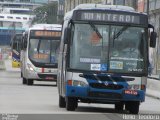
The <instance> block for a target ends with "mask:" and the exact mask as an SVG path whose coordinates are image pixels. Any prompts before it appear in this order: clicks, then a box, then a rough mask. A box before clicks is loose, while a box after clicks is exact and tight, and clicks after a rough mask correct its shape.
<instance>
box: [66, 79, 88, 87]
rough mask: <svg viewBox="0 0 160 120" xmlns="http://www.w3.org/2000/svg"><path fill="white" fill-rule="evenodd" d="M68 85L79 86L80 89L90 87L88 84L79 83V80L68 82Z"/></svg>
mask: <svg viewBox="0 0 160 120" xmlns="http://www.w3.org/2000/svg"><path fill="white" fill-rule="evenodd" d="M67 84H68V85H71V86H79V87H86V86H87V85H88V84H87V83H86V82H84V81H79V80H68V81H67Z"/></svg>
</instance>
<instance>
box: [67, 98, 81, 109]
mask: <svg viewBox="0 0 160 120" xmlns="http://www.w3.org/2000/svg"><path fill="white" fill-rule="evenodd" d="M77 106H78V101H77V99H75V98H72V97H66V109H67V110H68V111H75V109H76V108H77Z"/></svg>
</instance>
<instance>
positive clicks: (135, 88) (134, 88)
mask: <svg viewBox="0 0 160 120" xmlns="http://www.w3.org/2000/svg"><path fill="white" fill-rule="evenodd" d="M128 89H130V90H140V85H128Z"/></svg>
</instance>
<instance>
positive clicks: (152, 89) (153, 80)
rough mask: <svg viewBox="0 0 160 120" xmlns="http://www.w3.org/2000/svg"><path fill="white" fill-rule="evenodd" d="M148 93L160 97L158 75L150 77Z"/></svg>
mask: <svg viewBox="0 0 160 120" xmlns="http://www.w3.org/2000/svg"><path fill="white" fill-rule="evenodd" d="M146 95H148V96H151V97H154V98H158V99H160V80H159V76H158V75H154V76H151V77H149V78H148V80H147V90H146Z"/></svg>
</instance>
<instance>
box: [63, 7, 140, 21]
mask: <svg viewBox="0 0 160 120" xmlns="http://www.w3.org/2000/svg"><path fill="white" fill-rule="evenodd" d="M93 9H94V10H114V11H124V12H132V13H138V12H136V11H135V9H134V8H132V7H129V6H122V5H103V4H79V5H78V6H76V7H75V8H74V9H73V10H71V11H69V12H67V13H66V15H65V16H64V20H66V19H70V18H71V17H72V15H73V11H74V10H93ZM141 14H142V13H141Z"/></svg>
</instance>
